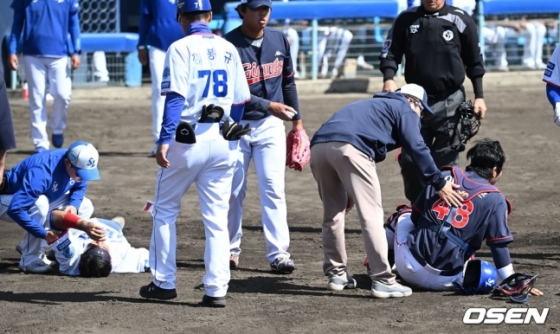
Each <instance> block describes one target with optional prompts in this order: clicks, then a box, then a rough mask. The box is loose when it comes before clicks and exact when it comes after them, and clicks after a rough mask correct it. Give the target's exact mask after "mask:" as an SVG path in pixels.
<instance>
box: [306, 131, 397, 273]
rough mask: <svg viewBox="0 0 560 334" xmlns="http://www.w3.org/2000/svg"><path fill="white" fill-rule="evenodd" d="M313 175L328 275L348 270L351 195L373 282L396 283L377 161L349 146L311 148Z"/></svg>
mask: <svg viewBox="0 0 560 334" xmlns="http://www.w3.org/2000/svg"><path fill="white" fill-rule="evenodd" d="M311 171H312V172H313V176H314V177H315V180H316V181H317V185H318V187H319V196H320V197H321V200H322V201H323V233H322V234H323V235H322V237H323V251H324V253H325V254H324V259H323V271H324V273H325V275H328V274H329V273H330V272H333V271H334V272H337V273H338V272H341V271H342V270H345V269H346V265H347V256H346V246H345V242H344V216H345V212H344V211H345V209H346V205H347V203H348V196H349V195H350V196H351V197H352V198H353V199H354V201H355V203H356V210H357V212H358V217H359V219H360V225H361V228H362V235H363V237H364V245H365V249H366V254H367V257H368V259H369V263H370V269H371V273H372V275H371V279H372V281H378V282H381V283H384V284H393V283H395V275H393V273H392V272H391V268H390V266H389V260H388V259H387V249H388V246H387V238H386V237H385V229H384V228H383V206H382V205H381V188H380V185H379V179H378V177H377V171H376V166H375V162H374V161H373V159H372V158H370V157H368V156H367V155H366V154H364V153H363V152H361V151H359V150H357V149H356V148H354V146H352V145H350V144H347V143H341V142H329V143H319V144H315V145H313V147H312V148H311Z"/></svg>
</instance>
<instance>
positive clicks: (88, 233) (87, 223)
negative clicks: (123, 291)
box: [50, 210, 149, 277]
mask: <svg viewBox="0 0 560 334" xmlns="http://www.w3.org/2000/svg"><path fill="white" fill-rule="evenodd" d="M50 224H51V228H52V229H54V230H58V231H60V232H62V233H61V235H60V237H59V238H58V239H56V240H55V241H54V242H53V243H51V244H50V246H51V250H52V252H53V253H54V258H55V260H56V262H58V264H59V271H60V273H61V274H63V275H69V276H82V277H107V276H109V274H110V273H119V274H124V273H142V272H146V271H148V270H149V252H148V250H147V249H146V248H133V247H132V246H131V245H130V244H129V243H128V241H127V240H126V238H125V237H124V235H123V233H122V229H123V227H124V218H122V217H115V218H113V220H106V219H101V218H92V219H90V220H84V219H81V218H80V217H78V216H76V215H74V214H72V213H68V212H64V211H61V210H54V211H52V213H51V219H50Z"/></svg>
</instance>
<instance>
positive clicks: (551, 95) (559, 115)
mask: <svg viewBox="0 0 560 334" xmlns="http://www.w3.org/2000/svg"><path fill="white" fill-rule="evenodd" d="M559 67H560V45H558V46H557V47H556V49H555V50H554V52H553V53H552V56H551V57H550V60H549V61H548V64H547V65H546V70H544V75H543V81H544V82H546V96H547V97H548V101H550V104H552V108H554V123H556V125H558V126H560V68H559Z"/></svg>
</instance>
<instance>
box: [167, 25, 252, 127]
mask: <svg viewBox="0 0 560 334" xmlns="http://www.w3.org/2000/svg"><path fill="white" fill-rule="evenodd" d="M168 92H174V93H177V94H179V95H181V96H183V97H184V98H185V105H184V107H183V112H182V114H181V121H183V122H189V123H193V122H196V121H197V120H198V119H199V118H200V115H201V112H202V106H203V105H209V104H215V105H217V106H220V107H222V108H223V109H224V117H223V119H224V120H228V119H229V115H230V110H231V106H232V105H237V104H243V103H245V102H247V101H248V100H249V99H250V98H251V93H250V92H249V86H248V84H247V79H246V78H245V71H244V70H243V66H242V64H241V58H240V57H239V53H238V52H237V49H236V48H235V47H234V46H233V44H231V43H230V42H228V41H227V40H225V39H223V38H221V37H220V36H216V35H212V34H193V35H189V36H186V37H184V38H182V39H180V40H178V41H176V42H175V43H173V44H171V46H170V47H169V49H168V50H167V54H166V56H165V69H164V71H163V81H162V84H161V94H162V95H164V94H166V93H168ZM193 92H195V93H193Z"/></svg>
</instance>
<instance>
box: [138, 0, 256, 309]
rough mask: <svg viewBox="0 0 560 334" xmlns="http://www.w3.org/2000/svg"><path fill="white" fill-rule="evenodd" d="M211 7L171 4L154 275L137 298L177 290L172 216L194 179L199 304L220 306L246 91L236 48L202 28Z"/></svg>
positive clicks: (205, 2) (189, 1)
mask: <svg viewBox="0 0 560 334" xmlns="http://www.w3.org/2000/svg"><path fill="white" fill-rule="evenodd" d="M211 10H212V7H211V6H210V2H209V0H180V1H178V3H177V19H178V21H179V23H180V24H181V27H182V29H183V31H184V32H185V35H186V37H184V38H182V39H180V40H178V41H176V42H175V43H173V44H171V46H170V47H169V49H168V50H167V54H166V57H165V69H164V71H163V81H162V83H161V90H162V93H163V94H166V98H165V111H164V114H163V123H162V128H161V133H160V137H159V145H158V150H157V153H156V160H157V163H158V165H159V166H160V167H161V168H159V171H158V176H157V181H156V189H155V200H154V203H153V208H152V209H153V216H154V221H153V225H154V226H153V231H152V239H151V243H150V268H151V271H152V274H153V280H152V282H151V283H150V284H148V285H146V286H143V287H142V288H141V289H140V296H142V297H144V298H156V299H173V298H175V297H176V296H177V292H176V290H175V272H176V271H177V264H176V260H175V258H176V257H175V252H176V247H177V245H176V232H175V221H176V219H177V215H178V214H179V210H180V209H181V198H182V196H183V195H184V194H185V193H186V192H187V190H188V189H189V187H190V186H191V185H192V184H193V183H196V187H197V190H198V196H199V202H200V210H201V214H202V221H203V223H204V227H205V233H206V249H205V252H204V265H205V268H206V275H204V278H203V280H202V282H203V284H204V290H205V295H204V297H203V299H202V305H203V306H209V307H224V306H225V305H226V301H225V296H226V293H227V289H228V283H229V279H230V271H229V247H228V244H229V236H228V230H227V214H228V201H229V196H230V193H231V184H232V177H233V169H234V164H235V161H236V159H235V157H236V155H237V151H238V149H239V148H238V146H239V138H240V136H241V135H243V134H244V133H247V132H249V131H250V130H249V129H248V128H242V127H241V126H240V125H239V124H238V123H239V121H240V119H241V115H242V114H243V108H244V105H245V102H246V101H248V100H249V98H250V93H249V87H248V86H247V82H246V81H245V76H244V73H243V68H242V66H241V60H240V58H239V54H238V53H237V50H236V49H235V47H234V46H233V45H232V44H231V43H229V42H228V41H226V40H225V39H222V38H221V37H219V36H216V35H213V34H212V33H211V31H210V28H209V27H208V23H209V22H210V21H211V20H212V11H211ZM179 121H180V123H179ZM232 121H233V123H231V122H232ZM178 123H179V124H178ZM177 124H178V125H177ZM222 124H223V125H222ZM220 127H222V130H221V131H220ZM174 132H175V137H174V136H173V133H174ZM220 132H221V133H220ZM224 139H226V140H224Z"/></svg>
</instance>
